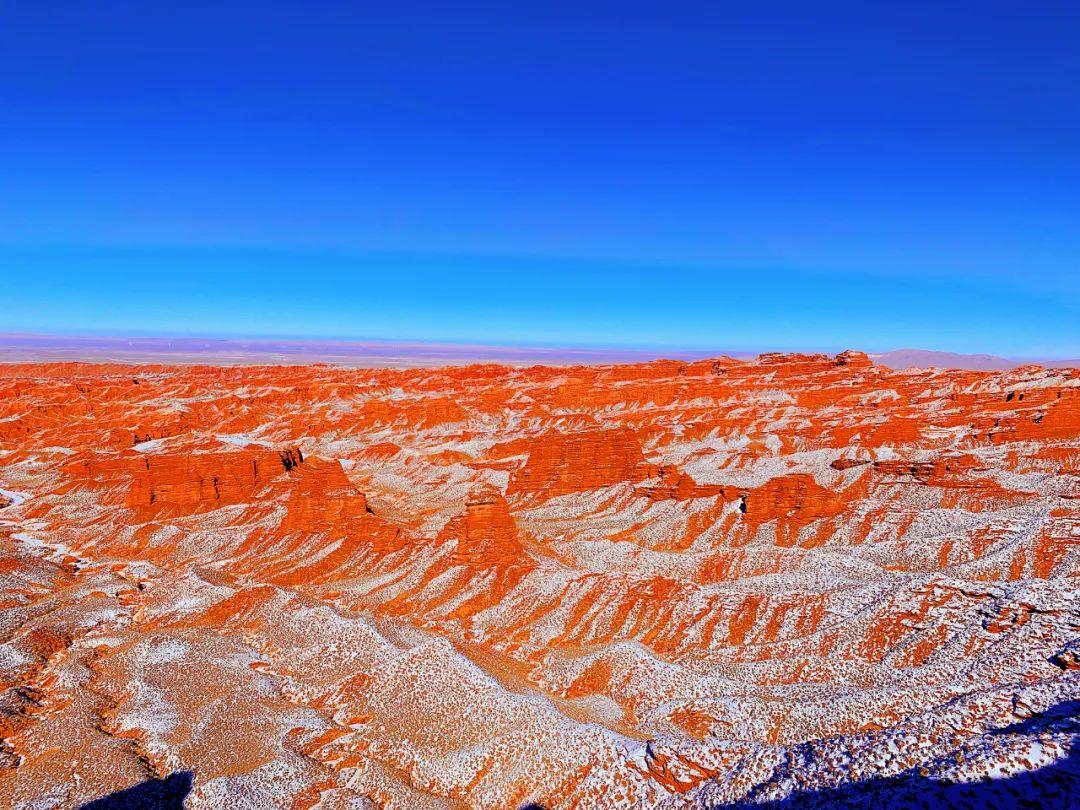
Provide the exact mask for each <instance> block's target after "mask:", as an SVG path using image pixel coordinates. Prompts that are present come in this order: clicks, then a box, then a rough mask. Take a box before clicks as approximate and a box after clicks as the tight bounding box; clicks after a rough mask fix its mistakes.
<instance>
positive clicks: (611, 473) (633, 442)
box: [507, 428, 649, 498]
mask: <svg viewBox="0 0 1080 810" xmlns="http://www.w3.org/2000/svg"><path fill="white" fill-rule="evenodd" d="M527 452H528V459H527V460H526V462H525V464H524V465H523V466H522V467H521V468H520V469H519V470H517V471H515V472H514V474H513V475H512V476H511V478H510V485H509V487H508V488H507V492H508V493H509V494H517V493H528V494H535V495H542V496H544V497H545V498H553V497H557V496H559V495H568V494H570V493H573V492H584V491H586V490H590V489H600V488H601V487H607V486H611V485H612V484H621V483H637V482H639V481H642V480H644V479H645V478H647V477H648V475H649V465H648V464H647V462H646V461H645V456H644V455H643V454H642V452H641V445H640V444H639V443H638V441H637V438H636V437H635V436H634V433H633V431H631V430H629V429H628V428H615V429H611V430H582V431H580V432H575V433H561V432H550V433H545V434H543V435H541V436H539V437H537V438H536V439H534V440H532V441H530V442H529V443H528V445H527Z"/></svg>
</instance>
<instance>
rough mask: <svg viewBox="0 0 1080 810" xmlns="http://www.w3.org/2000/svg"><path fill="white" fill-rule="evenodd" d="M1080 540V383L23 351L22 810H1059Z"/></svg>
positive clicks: (878, 373) (9, 570) (1056, 374)
mask: <svg viewBox="0 0 1080 810" xmlns="http://www.w3.org/2000/svg"><path fill="white" fill-rule="evenodd" d="M1078 545H1080V372H1078V371H1076V370H1068V369H1057V370H1044V369H1041V368H1036V367H1028V368H1021V369H1016V370H1014V371H1010V372H1003V373H982V372H960V371H940V370H938V371H927V370H919V371H908V372H897V371H891V370H888V369H885V368H881V367H876V366H874V365H872V364H871V363H870V361H869V360H868V359H867V358H866V357H865V355H861V354H859V353H856V352H846V353H844V354H842V355H839V356H837V357H827V356H817V355H815V356H799V355H766V356H763V357H761V358H759V359H758V360H756V361H753V362H737V361H733V360H728V359H724V358H721V359H718V360H714V361H706V362H696V363H682V362H668V361H664V362H656V363H649V364H644V365H635V366H608V367H581V368H547V367H535V368H527V369H514V368H505V367H498V366H472V367H466V368H456V369H437V370H430V369H425V370H409V371H391V370H370V371H369V370H361V371H356V370H340V369H334V368H329V367H318V366H312V367H273V368H210V367H185V368H179V367H155V366H139V367H130V366H108V365H74V364H71V365H26V366H7V367H0V641H2V642H3V646H2V647H0V688H2V690H3V691H2V692H0V806H4V807H13V808H30V807H33V808H51V807H76V806H79V805H80V804H83V803H86V802H89V801H92V800H94V799H97V798H100V797H102V796H104V795H107V794H110V793H112V792H115V791H119V790H125V789H129V788H132V787H133V786H137V785H139V784H140V783H147V781H148V780H163V779H167V778H170V775H171V774H176V773H183V774H189V773H190V774H191V775H192V777H191V779H192V781H191V792H190V795H188V797H187V800H186V801H187V806H188V807H190V808H206V807H260V808H274V807H281V808H296V809H297V810H300V809H301V808H315V807H318V808H345V807H350V808H356V807H387V808H441V807H454V808H456V807H474V808H493V807H506V808H513V807H520V806H523V805H526V804H528V803H537V804H539V805H541V806H543V807H546V808H563V807H581V808H594V807H673V808H674V807H717V806H724V805H728V804H735V803H740V802H742V803H748V804H754V803H762V802H769V801H773V800H776V799H782V798H784V797H789V796H800V795H806V796H818V797H825V798H824V799H822V801H824V802H826V804H827V801H828V800H829V797H830V796H833V795H834V794H833V793H830V792H829V791H835V790H842V789H846V788H847V787H849V786H859V785H863V784H868V785H872V784H877V782H874V781H872V780H883V779H885V780H887V779H888V778H889V777H893V776H899V777H901V778H902V779H906V780H908V782H905V784H909V785H910V784H914V783H912V782H911V781H910V780H911V779H922V780H928V781H929V782H932V783H933V784H936V785H944V786H949V785H961V786H962V785H965V784H968V783H971V784H981V780H983V779H984V778H987V777H992V778H994V779H995V780H997V783H998V784H1000V785H1004V786H1006V789H1008V788H1007V785H1008V784H1010V783H1011V782H1010V780H1024V781H1020V782H1015V784H1022V785H1023V786H1024V787H1023V790H1024V791H1025V795H1028V796H1032V797H1035V798H1036V799H1037V800H1043V801H1045V802H1046V803H1047V806H1052V804H1053V802H1055V801H1058V800H1060V799H1061V798H1062V796H1067V795H1068V792H1067V791H1069V790H1075V789H1077V778H1078V774H1077V773H1076V769H1075V765H1069V763H1070V762H1071V763H1075V762H1076V757H1075V755H1071V754H1070V752H1071V750H1072V748H1073V746H1076V745H1078V741H1077V725H1076V721H1075V718H1074V717H1073V716H1072V715H1071V714H1070V711H1071V709H1068V707H1072V706H1076V705H1077V704H1076V703H1075V701H1077V700H1080V633H1078V628H1080V613H1078V609H1080V605H1078V598H1077V594H1078V589H1077V582H1078V579H1077V578H1078V576H1080V550H1078ZM1062 707H1066V709H1063V708H1062ZM1040 774H1043V775H1047V774H1049V776H1045V778H1044V777H1042V776H1040ZM149 783H150V784H157V783H156V782H153V781H150V782H149ZM860 789H861V788H860ZM867 789H869V788H867ZM943 789H945V788H943ZM949 789H951V788H949ZM1062 791H1065V793H1063V792H1062ZM949 795H953V796H954V798H956V800H957V801H961V800H963V797H964V796H971V795H974V794H971V793H970V792H968V793H965V792H964V791H959V792H957V793H954V794H949ZM1073 795H1074V796H1075V793H1074V794H1073ZM957 797H958V798H957Z"/></svg>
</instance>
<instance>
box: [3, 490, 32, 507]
mask: <svg viewBox="0 0 1080 810" xmlns="http://www.w3.org/2000/svg"><path fill="white" fill-rule="evenodd" d="M0 495H3V496H4V497H5V498H10V499H11V505H12V506H18V505H19V504H20V503H26V501H27V500H28V499H29V497H30V496H29V495H27V494H26V493H24V492H12V491H11V490H9V489H0Z"/></svg>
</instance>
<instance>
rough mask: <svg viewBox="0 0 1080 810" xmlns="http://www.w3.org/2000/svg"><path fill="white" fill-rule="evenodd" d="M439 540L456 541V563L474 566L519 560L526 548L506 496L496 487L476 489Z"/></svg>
mask: <svg viewBox="0 0 1080 810" xmlns="http://www.w3.org/2000/svg"><path fill="white" fill-rule="evenodd" d="M439 540H440V541H446V540H455V541H456V542H457V546H456V548H455V549H454V553H453V559H454V562H457V563H464V564H465V565H469V566H471V567H473V568H484V567H488V566H491V565H510V564H513V563H516V562H519V561H520V560H521V559H522V557H523V555H524V549H523V548H522V545H521V542H520V540H519V539H518V527H517V524H516V523H515V522H514V518H513V516H512V515H511V514H510V508H509V506H507V503H506V499H505V498H504V497H503V496H502V494H501V493H499V492H498V491H497V490H495V489H488V488H483V489H477V490H474V491H473V492H472V493H471V494H470V495H469V498H468V500H467V501H466V503H465V511H464V512H462V513H460V514H459V515H457V516H455V517H453V518H451V519H450V521H449V522H448V523H447V524H446V526H444V527H443V529H442V531H440V532H439Z"/></svg>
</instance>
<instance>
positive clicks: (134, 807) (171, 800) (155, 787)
mask: <svg viewBox="0 0 1080 810" xmlns="http://www.w3.org/2000/svg"><path fill="white" fill-rule="evenodd" d="M192 776H193V774H192V773H191V771H177V772H176V773H174V774H170V775H169V776H167V777H165V778H164V779H148V780H147V781H145V782H142V783H141V784H138V785H135V786H134V787H129V788H128V789H127V790H118V791H116V793H110V794H109V795H108V796H102V797H101V798H100V799H95V800H94V801H92V802H88V803H87V804H84V805H83V806H82V807H80V808H79V810H183V807H184V799H185V798H187V795H188V794H189V793H190V792H191V780H192Z"/></svg>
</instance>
